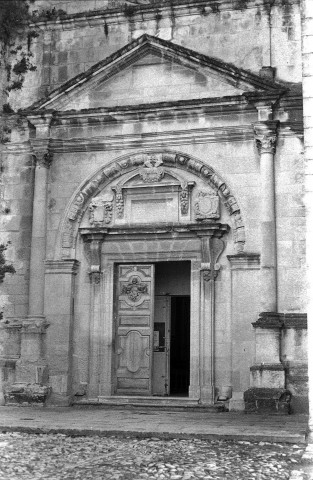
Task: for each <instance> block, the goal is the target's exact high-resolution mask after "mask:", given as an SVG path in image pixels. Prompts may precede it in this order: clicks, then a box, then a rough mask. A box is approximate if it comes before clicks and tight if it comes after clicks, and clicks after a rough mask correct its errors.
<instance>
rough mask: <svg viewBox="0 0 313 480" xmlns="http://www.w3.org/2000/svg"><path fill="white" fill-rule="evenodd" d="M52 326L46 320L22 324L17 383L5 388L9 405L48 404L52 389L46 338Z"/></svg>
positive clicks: (30, 320) (39, 318)
mask: <svg viewBox="0 0 313 480" xmlns="http://www.w3.org/2000/svg"><path fill="white" fill-rule="evenodd" d="M47 327H48V324H47V322H46V321H45V319H44V317H41V316H36V317H31V318H30V317H29V318H27V319H25V320H23V321H22V328H21V355H20V358H19V359H18V360H17V361H16V378H15V382H14V383H13V384H11V385H8V386H6V387H5V389H4V398H5V404H6V405H20V404H23V405H30V404H33V403H34V404H44V403H45V401H46V399H47V397H48V394H49V392H50V388H49V387H48V386H47V385H46V384H47V382H48V365H47V360H46V358H45V352H46V348H45V336H46V329H47Z"/></svg>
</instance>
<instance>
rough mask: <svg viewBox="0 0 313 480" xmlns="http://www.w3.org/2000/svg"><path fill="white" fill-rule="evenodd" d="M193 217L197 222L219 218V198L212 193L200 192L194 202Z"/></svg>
mask: <svg viewBox="0 0 313 480" xmlns="http://www.w3.org/2000/svg"><path fill="white" fill-rule="evenodd" d="M195 215H196V219H197V220H208V219H211V218H219V217H220V207H219V196H218V195H216V193H214V192H211V191H203V190H201V191H200V192H199V193H198V196H197V198H196V201H195Z"/></svg>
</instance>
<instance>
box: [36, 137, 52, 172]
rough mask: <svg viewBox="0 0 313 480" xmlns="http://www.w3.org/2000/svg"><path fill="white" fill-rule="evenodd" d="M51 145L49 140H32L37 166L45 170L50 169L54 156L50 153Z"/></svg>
mask: <svg viewBox="0 0 313 480" xmlns="http://www.w3.org/2000/svg"><path fill="white" fill-rule="evenodd" d="M49 144H50V142H49V139H40V140H37V139H34V140H31V145H32V147H33V156H34V158H35V161H36V166H37V165H38V166H39V167H44V168H49V167H50V165H51V162H52V158H53V154H52V152H51V151H50V148H49Z"/></svg>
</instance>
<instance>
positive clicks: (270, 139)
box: [254, 121, 278, 155]
mask: <svg viewBox="0 0 313 480" xmlns="http://www.w3.org/2000/svg"><path fill="white" fill-rule="evenodd" d="M277 126H278V122H275V121H268V122H260V123H257V124H255V125H254V135H255V142H256V146H257V149H258V152H259V154H260V155H262V154H263V153H271V154H272V155H274V154H275V151H276V143H277Z"/></svg>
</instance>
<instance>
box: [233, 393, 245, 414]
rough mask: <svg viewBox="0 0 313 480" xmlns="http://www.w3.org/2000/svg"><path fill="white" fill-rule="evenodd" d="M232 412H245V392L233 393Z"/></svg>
mask: <svg viewBox="0 0 313 480" xmlns="http://www.w3.org/2000/svg"><path fill="white" fill-rule="evenodd" d="M229 411H230V412H244V411H245V401H244V399H243V392H233V395H232V397H231V399H230V400H229Z"/></svg>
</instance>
